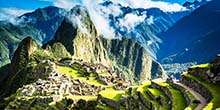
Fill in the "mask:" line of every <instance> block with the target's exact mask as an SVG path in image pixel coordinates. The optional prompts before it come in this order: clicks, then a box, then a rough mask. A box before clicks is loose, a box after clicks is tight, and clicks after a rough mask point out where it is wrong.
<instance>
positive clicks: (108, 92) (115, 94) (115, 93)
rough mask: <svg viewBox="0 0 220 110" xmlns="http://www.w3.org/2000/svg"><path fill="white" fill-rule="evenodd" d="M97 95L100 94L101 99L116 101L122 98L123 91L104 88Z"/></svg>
mask: <svg viewBox="0 0 220 110" xmlns="http://www.w3.org/2000/svg"><path fill="white" fill-rule="evenodd" d="M99 94H100V95H101V96H102V97H105V98H109V99H112V100H115V101H118V100H119V99H120V98H121V96H122V95H123V94H125V91H122V90H115V89H113V88H106V89H105V90H103V91H101V92H99Z"/></svg>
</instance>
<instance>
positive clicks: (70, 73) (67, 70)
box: [57, 66, 105, 86]
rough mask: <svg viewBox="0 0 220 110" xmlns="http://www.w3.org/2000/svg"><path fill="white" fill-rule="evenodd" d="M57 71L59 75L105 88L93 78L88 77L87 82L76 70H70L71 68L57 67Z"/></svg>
mask: <svg viewBox="0 0 220 110" xmlns="http://www.w3.org/2000/svg"><path fill="white" fill-rule="evenodd" d="M57 71H58V72H59V73H63V74H66V75H68V76H71V77H73V78H74V79H79V80H81V81H83V82H86V83H89V84H93V85H96V86H105V85H104V84H102V83H100V82H99V81H98V80H96V79H95V76H92V75H91V76H90V77H89V80H87V78H86V77H83V76H82V75H81V74H80V73H78V71H77V70H75V69H73V68H71V67H66V66H57Z"/></svg>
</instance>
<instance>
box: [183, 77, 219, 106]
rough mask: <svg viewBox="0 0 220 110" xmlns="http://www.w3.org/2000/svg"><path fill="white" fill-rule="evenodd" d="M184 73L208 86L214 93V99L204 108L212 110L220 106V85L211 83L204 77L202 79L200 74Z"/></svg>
mask: <svg viewBox="0 0 220 110" xmlns="http://www.w3.org/2000/svg"><path fill="white" fill-rule="evenodd" d="M183 75H184V76H186V77H189V78H191V79H193V80H196V81H199V82H200V83H201V84H202V85H204V86H205V87H206V88H208V89H209V90H210V92H211V93H212V95H213V99H212V100H211V102H210V103H209V104H208V105H207V106H206V107H205V108H204V109H205V110H211V109H215V108H219V107H220V86H219V85H217V84H213V83H209V82H207V81H206V80H204V79H202V78H200V77H198V76H193V75H191V74H188V73H184V74H183Z"/></svg>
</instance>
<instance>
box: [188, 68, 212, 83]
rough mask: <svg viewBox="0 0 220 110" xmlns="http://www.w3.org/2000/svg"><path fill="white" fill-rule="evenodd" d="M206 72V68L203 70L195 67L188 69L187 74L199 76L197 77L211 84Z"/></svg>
mask: <svg viewBox="0 0 220 110" xmlns="http://www.w3.org/2000/svg"><path fill="white" fill-rule="evenodd" d="M207 71H208V68H207V69H205V68H198V67H197V68H189V69H188V73H189V74H192V75H195V76H199V77H201V78H203V79H205V80H207V81H209V82H211V80H210V78H209V75H208V74H207Z"/></svg>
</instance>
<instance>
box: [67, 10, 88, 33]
mask: <svg viewBox="0 0 220 110" xmlns="http://www.w3.org/2000/svg"><path fill="white" fill-rule="evenodd" d="M66 18H67V19H68V20H69V21H71V23H72V25H73V27H77V28H78V29H79V30H80V31H81V32H82V33H83V34H86V35H87V36H90V34H89V31H88V29H87V27H86V24H85V23H84V22H82V20H83V18H82V16H81V15H77V14H76V13H68V14H67V15H66Z"/></svg>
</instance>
